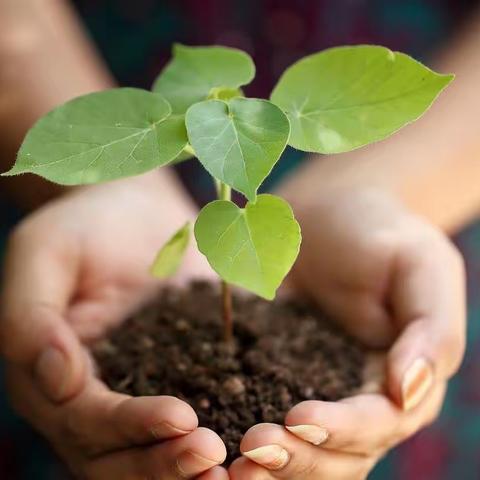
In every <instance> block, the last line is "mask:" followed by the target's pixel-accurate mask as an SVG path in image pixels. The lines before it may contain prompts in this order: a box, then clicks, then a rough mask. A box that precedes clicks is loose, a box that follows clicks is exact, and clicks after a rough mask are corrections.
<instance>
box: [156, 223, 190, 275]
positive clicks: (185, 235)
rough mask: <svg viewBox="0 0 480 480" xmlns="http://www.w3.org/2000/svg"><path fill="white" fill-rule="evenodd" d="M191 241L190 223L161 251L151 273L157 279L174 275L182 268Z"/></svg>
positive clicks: (178, 231) (174, 235)
mask: <svg viewBox="0 0 480 480" xmlns="http://www.w3.org/2000/svg"><path fill="white" fill-rule="evenodd" d="M189 240H190V223H186V224H185V225H184V226H183V227H181V228H180V229H179V230H177V231H176V232H175V233H174V234H173V235H172V237H171V238H170V239H169V240H168V242H167V243H166V244H165V245H164V246H163V247H162V248H161V249H160V251H159V252H158V254H157V256H156V258H155V261H154V262H153V265H152V267H151V268H150V272H151V273H152V275H153V276H155V277H157V278H166V277H170V276H171V275H174V274H175V272H176V271H177V270H178V268H179V267H180V264H181V262H182V259H183V256H184V254H185V251H186V250H187V247H188V242H189Z"/></svg>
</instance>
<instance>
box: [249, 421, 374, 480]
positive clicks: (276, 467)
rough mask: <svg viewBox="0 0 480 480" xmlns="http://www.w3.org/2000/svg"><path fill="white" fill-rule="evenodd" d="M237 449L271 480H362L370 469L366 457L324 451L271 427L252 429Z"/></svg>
mask: <svg viewBox="0 0 480 480" xmlns="http://www.w3.org/2000/svg"><path fill="white" fill-rule="evenodd" d="M240 450H241V452H242V454H243V455H244V456H245V457H247V458H248V459H249V460H251V461H253V462H254V463H257V464H259V465H260V466H262V467H264V468H265V469H267V470H268V471H269V472H270V475H271V477H272V478H285V479H289V480H294V479H302V480H310V479H311V480H313V479H322V478H325V479H327V478H328V479H329V480H330V479H331V480H334V479H345V478H348V479H352V480H355V479H362V480H363V479H364V478H365V477H366V474H367V472H368V471H369V470H370V468H371V467H372V466H373V460H372V459H371V458H369V457H366V456H361V455H351V454H346V453H341V452H336V451H333V450H332V451H330V450H329V451H326V450H323V449H321V448H318V447H317V446H314V445H312V444H310V443H307V442H304V441H302V440H300V439H299V438H298V437H296V436H294V435H292V434H291V433H289V432H288V431H287V430H286V429H285V428H284V427H281V426H280V425H273V424H260V425H256V426H255V427H253V428H251V429H250V430H249V431H248V432H247V433H246V434H245V436H244V438H243V440H242V443H241V445H240Z"/></svg>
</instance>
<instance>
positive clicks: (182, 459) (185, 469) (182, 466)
mask: <svg viewBox="0 0 480 480" xmlns="http://www.w3.org/2000/svg"><path fill="white" fill-rule="evenodd" d="M215 465H218V462H216V461H214V460H210V459H209V458H205V457H202V456H201V455H198V454H197V453H193V452H191V451H189V450H187V451H186V452H183V453H182V454H181V455H180V456H179V457H178V459H177V470H178V472H179V473H180V475H182V477H185V478H190V477H191V476H192V475H198V474H200V473H203V472H205V471H206V470H209V469H210V468H212V467H214V466H215Z"/></svg>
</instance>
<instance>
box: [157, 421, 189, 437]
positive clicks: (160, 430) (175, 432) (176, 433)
mask: <svg viewBox="0 0 480 480" xmlns="http://www.w3.org/2000/svg"><path fill="white" fill-rule="evenodd" d="M150 431H151V432H152V436H153V437H154V438H155V439H157V440H162V439H164V438H172V437H180V436H182V435H186V434H187V433H190V432H191V430H182V429H181V428H177V427H175V426H174V425H172V424H171V423H168V422H161V423H158V424H157V425H155V426H153V427H152V428H151V429H150Z"/></svg>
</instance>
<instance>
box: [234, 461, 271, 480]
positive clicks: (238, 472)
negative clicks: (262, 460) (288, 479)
mask: <svg viewBox="0 0 480 480" xmlns="http://www.w3.org/2000/svg"><path fill="white" fill-rule="evenodd" d="M228 473H229V475H230V480H272V479H273V478H275V477H273V476H272V474H271V473H270V471H269V470H267V469H266V468H265V467H262V466H261V465H259V464H258V463H255V462H252V461H251V460H249V459H248V458H247V457H241V458H237V459H236V460H235V461H234V462H233V463H232V464H231V465H230V468H229V469H228Z"/></svg>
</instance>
